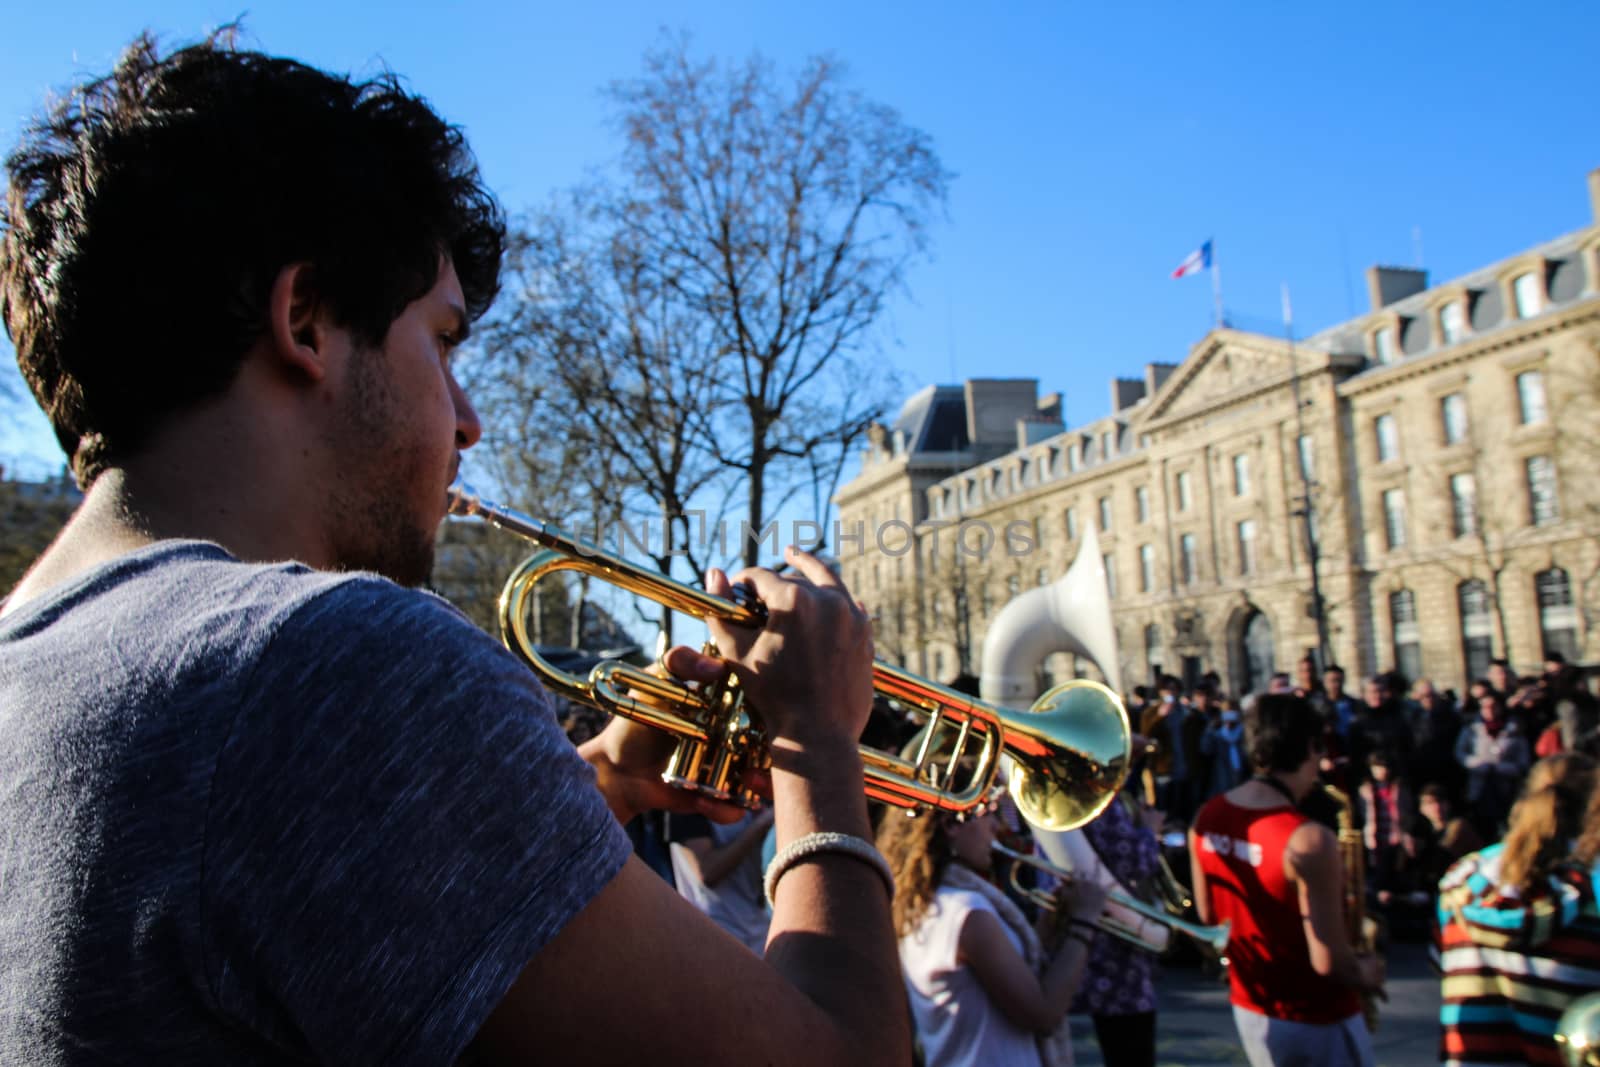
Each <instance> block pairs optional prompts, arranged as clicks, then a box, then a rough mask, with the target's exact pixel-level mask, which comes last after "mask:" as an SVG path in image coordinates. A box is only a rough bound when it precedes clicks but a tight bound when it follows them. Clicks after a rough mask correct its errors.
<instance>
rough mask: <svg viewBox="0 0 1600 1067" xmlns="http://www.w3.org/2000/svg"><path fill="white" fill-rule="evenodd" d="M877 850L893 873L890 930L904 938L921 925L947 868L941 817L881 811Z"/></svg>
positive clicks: (945, 845) (948, 856)
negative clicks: (892, 926) (892, 921)
mask: <svg viewBox="0 0 1600 1067" xmlns="http://www.w3.org/2000/svg"><path fill="white" fill-rule="evenodd" d="M878 851H880V852H882V853H883V855H884V857H885V858H886V859H887V860H888V861H889V868H890V869H891V870H892V871H893V872H894V904H893V914H894V929H895V933H896V934H898V935H899V936H901V937H904V936H906V935H907V934H910V933H912V932H913V931H915V930H916V928H917V927H918V926H919V925H921V923H922V918H923V916H924V915H926V914H927V912H928V908H929V907H930V906H931V905H932V904H933V895H934V892H935V891H936V890H938V888H939V882H940V880H941V879H942V878H943V877H944V871H945V868H946V867H948V866H949V865H950V842H949V839H948V838H947V837H946V836H945V819H944V816H942V815H938V814H936V813H920V814H919V813H906V812H901V811H896V810H894V809H890V810H888V811H885V812H884V813H883V818H882V820H881V821H880V822H879V823H878Z"/></svg>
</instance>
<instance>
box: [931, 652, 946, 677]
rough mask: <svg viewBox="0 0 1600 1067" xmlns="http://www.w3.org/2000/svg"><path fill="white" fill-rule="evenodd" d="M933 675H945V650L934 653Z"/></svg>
mask: <svg viewBox="0 0 1600 1067" xmlns="http://www.w3.org/2000/svg"><path fill="white" fill-rule="evenodd" d="M933 676H934V677H935V678H943V677H944V653H943V652H939V651H935V652H934V654H933Z"/></svg>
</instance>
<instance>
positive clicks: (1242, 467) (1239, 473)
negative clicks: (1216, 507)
mask: <svg viewBox="0 0 1600 1067" xmlns="http://www.w3.org/2000/svg"><path fill="white" fill-rule="evenodd" d="M1249 492H1250V456H1249V454H1248V453H1245V452H1240V453H1239V454H1238V455H1237V456H1234V457H1233V495H1234V496H1246V495H1248V494H1249Z"/></svg>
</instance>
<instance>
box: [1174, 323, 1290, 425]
mask: <svg viewBox="0 0 1600 1067" xmlns="http://www.w3.org/2000/svg"><path fill="white" fill-rule="evenodd" d="M1301 369H1302V372H1303V371H1304V370H1305V368H1304V367H1302V368H1301ZM1288 373H1289V352H1288V348H1287V347H1286V346H1284V345H1282V344H1275V343H1274V342H1273V341H1272V340H1271V339H1269V338H1264V337H1259V336H1252V335H1247V334H1240V333H1236V332H1234V331H1231V330H1216V331H1213V332H1212V333H1210V334H1208V335H1207V336H1206V338H1205V339H1204V340H1202V341H1201V342H1200V343H1199V344H1197V345H1196V346H1195V347H1194V349H1193V350H1192V351H1191V352H1190V354H1189V358H1188V359H1186V360H1184V361H1183V363H1182V365H1180V366H1179V367H1178V369H1177V371H1176V372H1175V373H1174V374H1173V375H1172V377H1170V378H1168V379H1167V381H1166V384H1164V385H1163V386H1162V387H1161V390H1160V391H1159V392H1158V393H1157V394H1156V395H1155V397H1154V399H1153V401H1152V403H1151V405H1150V413H1149V415H1148V416H1146V417H1147V418H1148V419H1151V420H1155V419H1161V420H1167V419H1172V418H1182V417H1183V416H1184V415H1186V414H1189V413H1191V412H1200V411H1207V410H1215V408H1216V407H1217V405H1218V404H1219V403H1220V402H1223V401H1226V400H1227V399H1228V398H1230V397H1234V396H1243V395H1246V394H1249V393H1251V392H1254V391H1256V390H1257V389H1260V388H1261V387H1262V386H1263V385H1266V384H1270V383H1273V382H1276V381H1278V380H1281V379H1284V378H1287V376H1288Z"/></svg>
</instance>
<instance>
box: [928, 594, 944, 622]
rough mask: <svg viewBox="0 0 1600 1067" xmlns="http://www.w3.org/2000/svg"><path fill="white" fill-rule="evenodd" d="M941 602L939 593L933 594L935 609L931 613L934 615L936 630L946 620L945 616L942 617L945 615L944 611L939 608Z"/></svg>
mask: <svg viewBox="0 0 1600 1067" xmlns="http://www.w3.org/2000/svg"><path fill="white" fill-rule="evenodd" d="M941 603H942V601H941V600H940V598H939V594H937V593H935V594H934V595H933V610H932V612H930V614H931V615H932V616H933V628H934V629H936V630H937V629H938V628H939V626H940V625H941V624H942V623H943V621H944V620H943V618H942V616H943V615H944V612H943V611H941V610H940V608H939V605H940V604H941Z"/></svg>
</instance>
